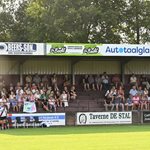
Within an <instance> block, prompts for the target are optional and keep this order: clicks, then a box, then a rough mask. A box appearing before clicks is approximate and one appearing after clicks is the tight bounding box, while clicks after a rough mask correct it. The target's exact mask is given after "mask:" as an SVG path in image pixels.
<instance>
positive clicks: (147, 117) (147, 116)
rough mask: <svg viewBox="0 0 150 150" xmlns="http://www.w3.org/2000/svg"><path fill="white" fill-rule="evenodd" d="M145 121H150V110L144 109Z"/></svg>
mask: <svg viewBox="0 0 150 150" xmlns="http://www.w3.org/2000/svg"><path fill="white" fill-rule="evenodd" d="M143 123H150V111H143Z"/></svg>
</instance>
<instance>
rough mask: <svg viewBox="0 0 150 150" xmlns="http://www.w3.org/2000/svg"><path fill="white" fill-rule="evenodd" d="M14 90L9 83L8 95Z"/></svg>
mask: <svg viewBox="0 0 150 150" xmlns="http://www.w3.org/2000/svg"><path fill="white" fill-rule="evenodd" d="M14 90H15V89H14V86H13V84H12V83H10V85H9V94H10V93H11V91H14Z"/></svg>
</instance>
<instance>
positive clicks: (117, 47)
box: [46, 43, 150, 56]
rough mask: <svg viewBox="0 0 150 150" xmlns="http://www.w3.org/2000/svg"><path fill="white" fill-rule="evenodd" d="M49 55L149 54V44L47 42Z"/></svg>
mask: <svg viewBox="0 0 150 150" xmlns="http://www.w3.org/2000/svg"><path fill="white" fill-rule="evenodd" d="M46 55H49V56H150V45H138V44H73V43H71V44H69V43H47V44H46Z"/></svg>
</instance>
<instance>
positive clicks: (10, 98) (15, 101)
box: [9, 91, 18, 112]
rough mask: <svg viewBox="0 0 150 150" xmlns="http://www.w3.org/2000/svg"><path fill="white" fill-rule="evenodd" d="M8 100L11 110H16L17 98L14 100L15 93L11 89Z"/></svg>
mask: <svg viewBox="0 0 150 150" xmlns="http://www.w3.org/2000/svg"><path fill="white" fill-rule="evenodd" d="M9 101H10V104H11V106H12V108H13V112H18V105H17V100H16V95H15V94H14V92H13V91H11V93H10V94H9Z"/></svg>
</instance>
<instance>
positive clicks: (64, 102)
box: [60, 91, 69, 107]
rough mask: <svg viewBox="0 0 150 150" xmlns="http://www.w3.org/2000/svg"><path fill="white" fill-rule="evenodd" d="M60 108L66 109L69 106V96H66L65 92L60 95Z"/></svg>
mask: <svg viewBox="0 0 150 150" xmlns="http://www.w3.org/2000/svg"><path fill="white" fill-rule="evenodd" d="M60 102H61V103H60V106H61V107H62V106H64V107H68V106H69V104H68V96H67V94H66V92H65V91H63V92H62V94H61V95H60Z"/></svg>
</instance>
